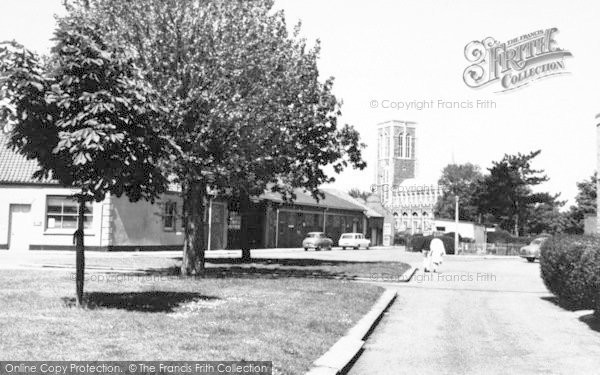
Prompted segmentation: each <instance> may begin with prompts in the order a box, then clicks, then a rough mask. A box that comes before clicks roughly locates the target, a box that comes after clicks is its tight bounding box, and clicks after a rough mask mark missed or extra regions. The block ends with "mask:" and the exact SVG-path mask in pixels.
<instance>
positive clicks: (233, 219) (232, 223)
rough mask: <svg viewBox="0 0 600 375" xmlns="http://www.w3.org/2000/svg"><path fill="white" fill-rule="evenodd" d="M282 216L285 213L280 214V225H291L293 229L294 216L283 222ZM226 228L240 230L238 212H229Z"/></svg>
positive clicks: (240, 218)
mask: <svg viewBox="0 0 600 375" xmlns="http://www.w3.org/2000/svg"><path fill="white" fill-rule="evenodd" d="M283 214H286V213H285V212H282V215H281V217H280V218H279V221H280V223H281V224H285V223H286V222H287V223H288V226H289V225H292V227H294V226H295V224H296V222H295V221H294V220H293V219H294V216H293V215H289V217H288V220H284V219H283V217H284V216H285V215H283ZM286 215H287V214H286ZM227 226H228V228H229V229H234V230H239V229H241V228H242V217H241V216H240V214H239V213H238V212H235V211H229V222H228V223H227Z"/></svg>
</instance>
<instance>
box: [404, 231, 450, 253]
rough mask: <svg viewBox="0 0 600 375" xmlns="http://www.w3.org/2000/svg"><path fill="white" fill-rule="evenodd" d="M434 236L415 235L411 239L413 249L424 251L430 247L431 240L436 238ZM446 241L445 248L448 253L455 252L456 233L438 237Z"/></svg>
mask: <svg viewBox="0 0 600 375" xmlns="http://www.w3.org/2000/svg"><path fill="white" fill-rule="evenodd" d="M434 238H435V237H434V236H413V237H412V238H411V239H410V243H411V248H412V251H417V252H419V251H422V250H423V249H427V250H428V249H429V244H430V243H431V240H432V239H434ZM438 238H439V239H441V240H442V242H443V243H444V248H445V249H446V254H454V234H452V235H451V236H449V235H446V234H445V235H443V236H441V237H438Z"/></svg>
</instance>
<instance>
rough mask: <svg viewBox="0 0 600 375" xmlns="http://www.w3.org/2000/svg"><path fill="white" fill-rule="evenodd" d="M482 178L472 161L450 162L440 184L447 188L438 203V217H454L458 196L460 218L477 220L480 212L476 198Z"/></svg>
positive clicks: (436, 209)
mask: <svg viewBox="0 0 600 375" xmlns="http://www.w3.org/2000/svg"><path fill="white" fill-rule="evenodd" d="M482 179H483V175H482V174H481V171H480V169H479V167H478V166H476V165H474V164H471V163H466V164H449V165H447V166H446V167H444V169H443V170H442V176H441V177H440V179H439V181H438V184H439V185H440V186H445V187H446V190H445V191H444V194H443V195H442V196H441V197H440V198H439V200H438V202H437V204H436V207H435V215H436V217H440V218H444V219H454V206H455V202H454V199H455V198H454V197H456V196H458V197H459V199H460V210H459V218H460V220H467V221H477V220H478V213H479V212H478V207H477V202H476V201H475V199H476V192H477V189H478V187H479V184H480V183H481V180H482Z"/></svg>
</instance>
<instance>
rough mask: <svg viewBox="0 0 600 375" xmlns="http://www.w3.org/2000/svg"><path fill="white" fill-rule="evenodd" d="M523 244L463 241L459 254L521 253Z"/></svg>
mask: <svg viewBox="0 0 600 375" xmlns="http://www.w3.org/2000/svg"><path fill="white" fill-rule="evenodd" d="M523 246H524V245H523V244H518V243H488V244H475V243H461V244H460V246H459V251H458V254H459V255H460V254H478V255H479V254H482V255H519V252H520V250H521V247H523Z"/></svg>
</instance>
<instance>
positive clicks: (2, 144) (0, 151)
mask: <svg viewBox="0 0 600 375" xmlns="http://www.w3.org/2000/svg"><path fill="white" fill-rule="evenodd" d="M8 138H9V137H8V135H7V134H6V133H4V132H2V131H0V183H10V184H56V183H57V182H56V181H53V180H51V179H43V180H38V179H35V178H33V174H34V173H35V172H36V171H38V170H39V165H38V163H37V162H36V161H35V160H27V159H26V158H25V157H24V156H22V155H19V154H17V153H16V152H15V151H13V150H11V149H9V148H8Z"/></svg>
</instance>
